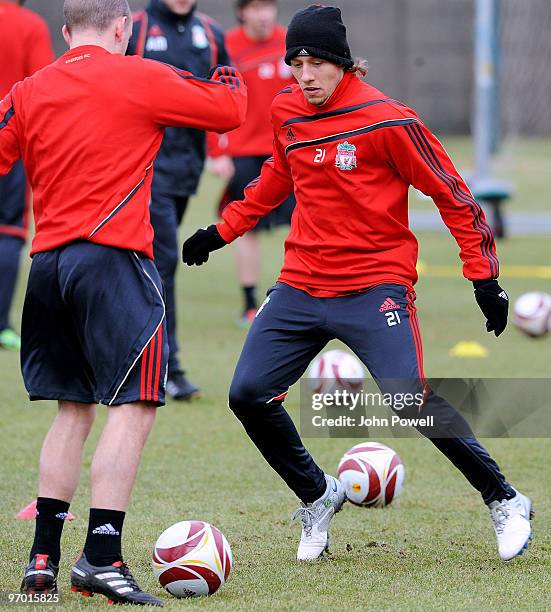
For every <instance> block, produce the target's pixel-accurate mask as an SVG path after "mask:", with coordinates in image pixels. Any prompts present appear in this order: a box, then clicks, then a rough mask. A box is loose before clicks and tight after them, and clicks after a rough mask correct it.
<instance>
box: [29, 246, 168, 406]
mask: <svg viewBox="0 0 551 612" xmlns="http://www.w3.org/2000/svg"><path fill="white" fill-rule="evenodd" d="M21 332H22V333H21V367H22V371H23V378H24V381H25V386H26V388H27V391H28V392H29V396H30V398H31V400H39V399H50V400H65V401H74V402H82V403H86V404H94V403H101V404H106V405H109V406H114V405H119V404H126V403H130V402H137V401H150V402H154V403H156V404H157V405H162V404H164V402H165V385H166V373H167V362H168V344H167V340H166V324H165V305H164V299H163V289H162V283H161V279H160V277H159V274H158V272H157V269H156V268H155V264H154V263H153V261H151V260H150V259H147V258H146V257H144V256H143V255H138V254H137V253H134V252H131V251H127V250H124V249H117V248H112V247H107V246H102V245H98V244H92V243H90V242H74V243H72V244H69V245H67V246H64V247H61V248H58V249H55V250H52V251H46V252H43V253H37V254H36V255H35V256H34V257H33V262H32V266H31V271H30V275H29V283H28V287H27V294H26V297H25V305H24V308H23V321H22V328H21Z"/></svg>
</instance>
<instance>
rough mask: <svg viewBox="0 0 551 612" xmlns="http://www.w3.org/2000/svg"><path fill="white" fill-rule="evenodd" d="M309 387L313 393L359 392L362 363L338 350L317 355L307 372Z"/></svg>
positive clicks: (363, 376)
mask: <svg viewBox="0 0 551 612" xmlns="http://www.w3.org/2000/svg"><path fill="white" fill-rule="evenodd" d="M308 378H309V379H310V386H311V387H312V391H313V392H314V393H328V394H329V393H331V394H332V393H335V391H337V390H340V391H343V390H346V391H350V392H356V391H360V390H361V388H362V385H363V381H364V378H365V369H364V367H363V364H362V362H361V361H360V360H359V359H358V358H357V357H355V356H354V355H351V354H350V353H347V352H345V351H341V350H339V349H335V350H331V351H325V352H324V353H322V354H321V355H318V356H317V357H316V358H315V359H314V361H313V362H312V365H311V366H310V369H309V370H308Z"/></svg>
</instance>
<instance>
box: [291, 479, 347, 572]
mask: <svg viewBox="0 0 551 612" xmlns="http://www.w3.org/2000/svg"><path fill="white" fill-rule="evenodd" d="M325 480H326V481H327V489H326V491H325V493H324V494H323V495H322V496H321V497H320V498H319V499H318V500H316V501H315V502H312V503H311V504H306V505H305V506H304V505H303V506H301V507H300V508H299V509H298V510H297V511H296V512H295V513H294V514H293V517H292V518H293V520H295V519H296V518H298V517H299V516H300V521H301V523H302V534H301V536H300V544H299V545H298V551H297V560H298V561H313V560H314V559H319V558H320V557H323V555H324V553H325V552H327V551H328V550H329V533H328V532H329V523H330V522H331V519H332V518H333V516H334V515H335V514H336V513H337V512H338V511H339V510H340V509H341V508H342V506H343V504H344V502H345V501H346V494H345V492H344V487H343V486H342V484H341V483H340V482H339V481H338V480H337V479H336V478H334V477H333V476H328V475H327V474H326V475H325Z"/></svg>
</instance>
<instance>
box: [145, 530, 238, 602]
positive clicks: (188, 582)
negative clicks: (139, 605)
mask: <svg viewBox="0 0 551 612" xmlns="http://www.w3.org/2000/svg"><path fill="white" fill-rule="evenodd" d="M231 567H232V553H231V549H230V545H229V544H228V541H227V540H226V538H225V537H224V535H223V534H222V533H221V532H220V531H219V530H218V529H217V528H216V527H214V526H213V525H209V523H204V522H203V521H182V522H181V523H176V524H175V525H172V527H169V528H168V529H166V530H165V531H163V533H161V535H160V536H159V539H158V540H157V543H156V544H155V549H154V551H153V571H154V572H155V574H156V576H158V578H159V582H160V583H161V586H163V587H164V588H165V589H166V590H167V591H168V592H169V593H170V594H171V595H174V597H201V596H203V595H212V594H213V593H216V591H217V590H218V589H219V588H220V587H221V586H222V585H223V584H224V583H225V582H226V580H227V579H228V576H229V574H230V570H231Z"/></svg>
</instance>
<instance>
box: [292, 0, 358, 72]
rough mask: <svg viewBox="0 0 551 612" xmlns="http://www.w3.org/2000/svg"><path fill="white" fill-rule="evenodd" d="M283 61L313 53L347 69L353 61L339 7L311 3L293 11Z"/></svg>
mask: <svg viewBox="0 0 551 612" xmlns="http://www.w3.org/2000/svg"><path fill="white" fill-rule="evenodd" d="M286 46H287V53H286V54H285V62H286V63H287V64H289V65H290V64H291V60H292V59H293V58H294V57H297V56H300V55H312V56H314V57H319V58H321V59H325V60H328V61H329V62H332V63H333V64H337V65H339V66H342V67H343V68H346V69H349V68H352V66H353V65H354V60H353V59H352V54H351V53H350V47H349V46H348V41H347V40H346V27H345V25H344V23H343V22H342V17H341V11H340V9H338V8H336V7H334V6H321V5H319V4H313V5H312V6H309V7H308V8H305V9H302V10H301V11H298V13H295V15H294V17H293V19H292V20H291V23H290V24H289V29H288V30H287V38H286Z"/></svg>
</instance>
